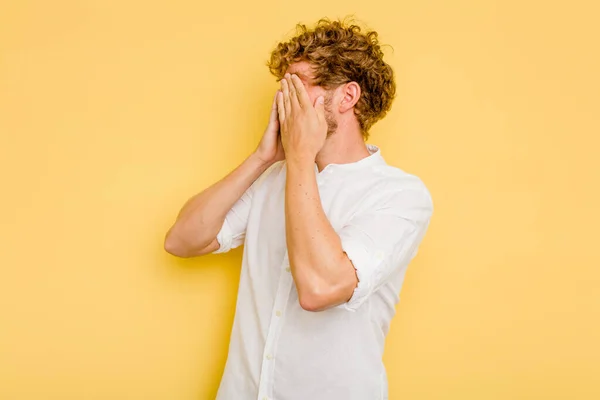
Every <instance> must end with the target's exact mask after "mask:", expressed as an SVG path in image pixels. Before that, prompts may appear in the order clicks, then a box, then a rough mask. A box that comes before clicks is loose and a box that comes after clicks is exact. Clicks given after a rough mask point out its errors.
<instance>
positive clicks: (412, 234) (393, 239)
mask: <svg viewBox="0 0 600 400" xmlns="http://www.w3.org/2000/svg"><path fill="white" fill-rule="evenodd" d="M432 212H433V205H432V202H431V197H430V195H429V192H428V191H427V189H425V188H422V189H409V190H399V191H397V192H392V193H388V194H386V195H385V196H382V199H381V200H380V201H379V202H377V203H375V204H374V205H373V206H369V207H368V208H366V209H364V210H359V211H358V212H357V213H356V214H355V215H354V217H353V218H351V219H350V221H349V222H348V223H347V224H346V225H345V226H344V227H343V228H342V229H341V230H340V231H339V232H338V234H339V236H340V239H341V244H342V249H343V251H344V252H345V253H346V254H347V256H348V258H349V259H350V261H351V262H352V264H353V265H354V268H355V269H356V275H357V277H358V285H357V287H356V288H355V289H354V293H353V295H352V297H351V298H350V300H349V301H348V302H346V303H344V304H342V305H341V306H340V307H343V308H346V309H348V310H351V311H355V310H357V309H358V307H360V305H361V304H363V303H364V302H365V301H366V300H367V299H368V298H369V296H371V294H373V293H374V292H376V291H377V289H378V288H380V287H381V285H383V284H384V283H385V282H386V280H387V279H388V278H389V277H390V275H392V273H393V272H394V271H397V270H399V269H403V268H406V267H407V265H408V263H409V262H410V261H411V260H412V258H413V257H414V256H415V255H416V253H417V248H418V246H419V244H420V243H421V240H422V239H423V236H424V235H425V232H426V230H427V227H428V225H429V220H430V218H431V215H432Z"/></svg>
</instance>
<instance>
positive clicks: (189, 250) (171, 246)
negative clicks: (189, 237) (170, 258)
mask: <svg viewBox="0 0 600 400" xmlns="http://www.w3.org/2000/svg"><path fill="white" fill-rule="evenodd" d="M163 247H164V249H165V251H166V252H167V253H169V254H171V255H174V256H175V257H180V258H191V257H193V256H194V255H195V254H194V251H193V249H194V248H195V247H194V246H192V245H191V244H190V243H188V242H187V241H186V240H183V239H182V238H181V237H179V236H177V235H176V234H175V233H173V231H172V230H170V231H169V232H167V234H166V235H165V240H164V244H163Z"/></svg>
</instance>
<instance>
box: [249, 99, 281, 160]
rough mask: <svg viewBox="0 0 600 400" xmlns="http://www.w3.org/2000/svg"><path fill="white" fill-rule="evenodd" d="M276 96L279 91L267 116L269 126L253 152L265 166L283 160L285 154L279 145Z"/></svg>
mask: <svg viewBox="0 0 600 400" xmlns="http://www.w3.org/2000/svg"><path fill="white" fill-rule="evenodd" d="M278 95H279V91H277V93H276V94H275V98H274V99H273V106H272V107H271V115H270V116H269V125H267V129H266V130H265V133H264V134H263V137H262V139H261V140H260V143H259V144H258V147H257V148H256V150H255V152H254V154H255V155H256V156H257V157H258V158H259V159H260V160H261V161H263V162H264V163H265V164H273V163H275V162H277V161H281V160H283V159H285V152H284V151H283V145H282V144H281V135H280V134H279V119H278V117H277V96H278Z"/></svg>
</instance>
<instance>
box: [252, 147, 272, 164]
mask: <svg viewBox="0 0 600 400" xmlns="http://www.w3.org/2000/svg"><path fill="white" fill-rule="evenodd" d="M250 158H251V159H252V160H253V161H254V162H255V163H256V164H257V165H258V166H260V167H264V168H269V167H270V166H271V165H273V164H274V163H275V161H273V160H270V159H269V158H267V157H264V156H263V155H262V154H260V152H259V151H258V150H255V151H254V152H253V153H252V154H250Z"/></svg>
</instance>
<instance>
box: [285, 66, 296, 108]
mask: <svg viewBox="0 0 600 400" xmlns="http://www.w3.org/2000/svg"><path fill="white" fill-rule="evenodd" d="M285 77H286V80H287V83H288V87H289V89H290V104H291V106H292V107H294V108H300V102H299V101H298V94H297V92H296V85H295V84H294V81H293V79H292V76H291V75H290V74H286V75H285Z"/></svg>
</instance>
